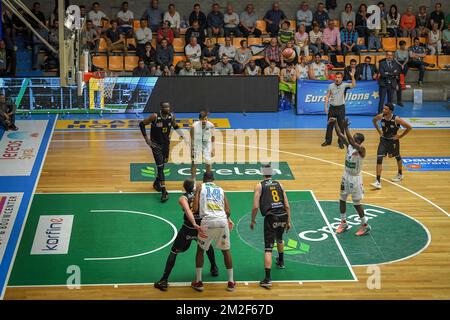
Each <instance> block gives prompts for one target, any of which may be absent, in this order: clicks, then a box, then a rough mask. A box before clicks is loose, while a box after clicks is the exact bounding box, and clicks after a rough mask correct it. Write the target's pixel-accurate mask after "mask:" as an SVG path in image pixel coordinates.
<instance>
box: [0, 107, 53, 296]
mask: <svg viewBox="0 0 450 320" xmlns="http://www.w3.org/2000/svg"><path fill="white" fill-rule="evenodd" d="M57 121H58V115H56V117H55V119H54V122H53V127H52V130H51V131H50V136H49V137H48V141H47V146H46V147H45V152H44V155H43V156H42V161H41V167H40V168H39V172H38V174H37V176H36V181H35V182H34V188H33V192H32V193H31V197H30V200H29V201H28V207H27V211H26V213H25V217H24V219H23V222H22V228H21V229H20V233H19V237H18V238H17V243H16V247H15V249H14V254H13V256H12V259H11V263H10V265H9V267H8V274H7V275H6V278H5V285H4V287H3V289H2V292H1V293H0V300H3V297H4V295H5V289H6V287H7V286H8V282H9V277H10V276H11V272H12V269H13V268H12V267H13V265H14V262H15V261H16V255H17V251H18V250H19V246H20V243H21V242H22V235H23V231H24V230H25V226H26V223H27V219H28V214H29V213H30V207H31V203H32V202H33V198H34V193H35V192H36V188H37V185H38V183H39V179H40V178H41V173H42V169H43V168H44V162H45V159H46V158H47V152H48V149H49V146H50V143H51V141H52V137H53V132H54V131H55V126H56V122H57ZM47 125H48V124H47ZM45 130H46V131H47V128H45ZM38 151H39V150H38Z"/></svg>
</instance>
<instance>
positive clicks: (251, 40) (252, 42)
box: [247, 38, 262, 46]
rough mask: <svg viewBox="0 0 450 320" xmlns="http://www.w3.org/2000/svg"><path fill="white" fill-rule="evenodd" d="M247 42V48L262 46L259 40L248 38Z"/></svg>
mask: <svg viewBox="0 0 450 320" xmlns="http://www.w3.org/2000/svg"><path fill="white" fill-rule="evenodd" d="M247 41H248V45H249V46H253V45H256V46H259V45H261V44H262V39H261V38H248V39H247Z"/></svg>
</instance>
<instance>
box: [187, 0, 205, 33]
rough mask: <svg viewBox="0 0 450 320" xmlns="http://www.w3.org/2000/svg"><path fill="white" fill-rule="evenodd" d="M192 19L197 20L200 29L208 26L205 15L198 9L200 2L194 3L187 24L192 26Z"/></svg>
mask: <svg viewBox="0 0 450 320" xmlns="http://www.w3.org/2000/svg"><path fill="white" fill-rule="evenodd" d="M194 21H197V22H198V23H199V25H200V28H201V29H202V30H206V27H207V26H208V25H207V23H206V15H205V14H204V13H203V12H202V11H201V10H200V4H198V3H196V4H194V10H193V11H192V12H191V14H190V15H189V25H190V26H192V25H193V23H194Z"/></svg>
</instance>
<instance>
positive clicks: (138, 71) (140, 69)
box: [133, 60, 151, 77]
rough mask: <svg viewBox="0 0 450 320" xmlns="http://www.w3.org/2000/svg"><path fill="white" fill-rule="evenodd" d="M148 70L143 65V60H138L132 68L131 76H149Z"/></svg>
mask: <svg viewBox="0 0 450 320" xmlns="http://www.w3.org/2000/svg"><path fill="white" fill-rule="evenodd" d="M150 76H151V74H150V70H149V69H148V67H147V66H146V65H145V62H144V60H139V62H138V65H137V67H136V68H134V70H133V77H150Z"/></svg>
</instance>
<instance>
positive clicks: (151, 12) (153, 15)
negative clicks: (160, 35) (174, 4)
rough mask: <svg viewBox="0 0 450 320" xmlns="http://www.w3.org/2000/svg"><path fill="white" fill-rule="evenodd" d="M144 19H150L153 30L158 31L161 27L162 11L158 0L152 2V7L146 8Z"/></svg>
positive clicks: (149, 22)
mask: <svg viewBox="0 0 450 320" xmlns="http://www.w3.org/2000/svg"><path fill="white" fill-rule="evenodd" d="M142 18H143V19H146V20H147V21H148V25H149V27H150V29H151V30H152V31H153V32H157V31H158V30H159V28H160V27H161V22H162V21H163V20H162V12H161V10H159V8H158V0H152V1H151V3H150V8H148V9H147V10H145V12H144V14H143V16H142Z"/></svg>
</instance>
